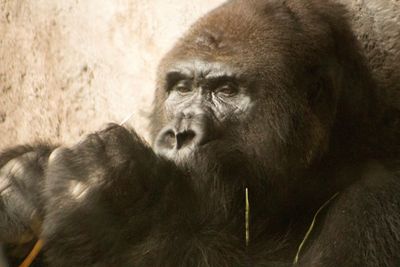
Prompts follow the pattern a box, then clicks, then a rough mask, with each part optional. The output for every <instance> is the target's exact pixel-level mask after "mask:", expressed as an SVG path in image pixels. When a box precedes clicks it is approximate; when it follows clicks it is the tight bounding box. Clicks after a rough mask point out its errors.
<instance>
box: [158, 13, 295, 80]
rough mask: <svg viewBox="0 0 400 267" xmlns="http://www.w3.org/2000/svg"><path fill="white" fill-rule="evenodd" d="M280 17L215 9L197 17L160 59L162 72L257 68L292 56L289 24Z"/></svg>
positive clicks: (277, 62)
mask: <svg viewBox="0 0 400 267" xmlns="http://www.w3.org/2000/svg"><path fill="white" fill-rule="evenodd" d="M280 20H281V17H280V16H278V18H277V17H276V16H273V15H268V14H259V12H255V11H248V12H244V11H238V10H232V9H229V7H223V8H220V9H217V10H215V11H213V12H211V13H210V14H208V15H207V16H205V17H203V18H202V19H200V20H199V21H198V22H197V23H196V24H195V25H193V26H192V27H191V29H190V30H189V31H188V33H186V34H185V35H184V36H183V37H182V38H181V39H180V40H179V41H178V43H177V44H176V45H175V47H174V48H173V49H172V50H171V51H170V52H169V53H168V54H167V55H166V57H165V58H164V60H163V61H162V64H161V65H162V67H164V68H163V72H165V71H169V69H171V68H174V67H175V66H179V67H180V68H181V69H189V67H190V68H192V69H198V70H207V69H214V70H215V71H218V70H221V69H225V71H237V70H239V69H243V66H247V67H249V66H251V67H252V68H254V69H255V71H256V70H257V69H258V68H260V67H262V68H265V65H266V64H268V62H273V64H279V63H280V62H281V61H282V57H288V56H289V57H290V56H291V53H292V50H291V49H290V47H292V46H293V41H292V40H291V39H292V38H291V36H293V35H294V34H291V30H290V27H291V26H290V25H288V23H282V21H280ZM283 32H285V34H284V35H282V33H283ZM249 63H251V64H249ZM210 67H212V68H210Z"/></svg>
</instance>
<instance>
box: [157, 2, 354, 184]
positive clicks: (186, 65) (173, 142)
mask: <svg viewBox="0 0 400 267" xmlns="http://www.w3.org/2000/svg"><path fill="white" fill-rule="evenodd" d="M242 2H243V3H241V1H231V2H229V3H226V4H225V5H223V6H222V7H220V8H218V9H216V10H214V11H213V12H211V13H209V14H208V15H207V16H205V17H203V18H202V19H200V20H199V21H198V22H197V23H196V24H195V25H194V26H193V27H192V28H191V29H190V31H189V32H188V33H187V34H186V35H185V36H184V37H183V38H182V39H181V40H180V41H179V42H178V43H177V44H176V46H175V47H174V48H173V49H172V50H171V51H170V52H169V53H168V54H167V55H166V57H165V58H164V60H163V61H162V63H161V65H160V68H159V75H158V88H157V92H156V99H155V107H154V110H153V118H152V125H151V129H152V135H153V142H154V147H155V150H156V151H157V152H158V153H159V154H161V155H163V156H165V157H167V158H169V159H172V160H174V161H175V162H177V163H178V164H184V165H185V166H189V167H191V169H195V170H198V169H201V170H202V171H204V167H201V165H202V164H203V162H202V161H201V158H207V160H204V162H206V163H207V164H208V167H209V165H210V162H212V163H213V164H214V165H213V166H223V165H226V164H228V165H229V166H230V167H232V166H235V165H236V164H237V163H240V165H241V167H244V166H246V165H247V167H248V168H250V169H252V170H255V171H256V173H252V175H253V176H254V175H256V174H257V175H258V176H262V177H268V179H269V180H271V179H272V180H274V179H284V177H290V179H295V178H296V176H297V177H298V176H300V175H302V174H303V173H304V171H306V170H307V169H309V167H310V166H312V165H313V164H315V163H316V162H318V161H319V160H320V159H321V157H322V156H323V155H324V154H325V153H326V151H327V150H328V147H329V143H330V142H331V133H332V131H333V128H334V124H335V120H336V117H337V110H338V106H339V101H340V98H341V97H340V96H341V95H342V91H343V90H344V87H345V84H343V83H342V81H343V77H342V76H343V71H344V70H342V69H341V66H342V65H343V62H344V61H345V60H348V61H350V60H351V59H350V58H346V57H347V56H348V54H351V53H348V54H346V52H345V50H346V49H350V48H349V47H346V48H344V49H339V48H338V47H339V45H338V44H337V43H336V41H335V40H341V41H342V42H344V43H345V44H346V40H348V43H352V42H351V40H350V39H351V38H352V37H351V35H350V34H349V33H348V32H346V30H345V29H347V28H348V27H345V25H343V23H344V22H343V21H345V20H343V19H341V15H340V14H335V12H332V10H338V9H337V8H331V9H330V8H329V5H328V4H326V3H324V4H323V5H321V7H315V8H307V7H304V3H302V4H301V5H300V4H299V6H293V5H297V2H295V1H293V2H291V5H292V6H288V5H287V4H285V3H283V2H282V1H276V2H272V3H271V1H251V3H249V1H242ZM292 9H294V10H296V12H297V13H298V12H302V13H304V14H296V13H294V12H292ZM316 10H318V12H316ZM328 10H329V11H328ZM339 10H340V9H339ZM306 13H307V14H306ZM339 21H341V22H339ZM339 35H340V36H339ZM336 36H339V37H340V38H332V37H336ZM352 57H354V56H352ZM349 64H350V63H349ZM342 109H343V107H342ZM233 155H234V156H233ZM233 162H234V163H233ZM255 166H256V167H255Z"/></svg>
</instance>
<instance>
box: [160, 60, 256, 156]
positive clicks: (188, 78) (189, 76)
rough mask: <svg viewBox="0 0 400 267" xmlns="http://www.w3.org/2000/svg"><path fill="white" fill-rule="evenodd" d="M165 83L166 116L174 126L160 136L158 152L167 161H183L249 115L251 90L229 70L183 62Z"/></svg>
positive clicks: (210, 64) (170, 125)
mask: <svg viewBox="0 0 400 267" xmlns="http://www.w3.org/2000/svg"><path fill="white" fill-rule="evenodd" d="M166 80H167V81H166V85H167V88H166V90H167V94H168V97H167V99H166V100H165V112H166V117H167V118H170V120H171V123H170V124H169V125H167V126H166V127H164V129H162V130H161V131H160V133H159V134H158V136H157V138H156V141H155V151H156V152H157V153H159V154H160V155H164V156H165V157H167V158H170V159H173V160H175V161H177V162H178V161H182V160H183V159H184V158H185V157H188V156H189V155H190V153H192V152H193V151H194V150H196V148H197V147H198V146H201V145H204V144H206V143H208V142H211V141H213V140H215V139H218V138H221V134H222V133H221V131H222V130H224V129H225V128H227V127H226V125H228V124H229V123H234V122H235V121H240V120H244V119H245V117H246V115H247V114H250V110H251V108H252V102H253V101H252V99H251V98H252V96H251V94H250V92H249V88H247V87H246V86H247V84H246V83H245V82H244V81H243V80H241V78H240V77H239V76H238V75H237V71H235V70H234V69H233V68H232V69H230V68H229V66H225V65H224V64H220V63H214V62H204V61H199V60H193V61H186V62H180V63H178V64H176V67H175V68H173V69H171V70H170V71H168V73H167V74H166Z"/></svg>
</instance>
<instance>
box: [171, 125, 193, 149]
mask: <svg viewBox="0 0 400 267" xmlns="http://www.w3.org/2000/svg"><path fill="white" fill-rule="evenodd" d="M195 136H196V134H195V132H194V131H192V130H188V131H183V132H179V133H177V134H176V137H175V138H176V149H181V148H182V147H185V146H187V145H189V144H190V143H192V141H193V139H194V137H195Z"/></svg>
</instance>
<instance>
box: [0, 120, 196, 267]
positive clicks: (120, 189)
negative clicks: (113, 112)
mask: <svg viewBox="0 0 400 267" xmlns="http://www.w3.org/2000/svg"><path fill="white" fill-rule="evenodd" d="M53 149H54V147H51V146H43V145H40V146H25V147H16V148H13V149H11V150H8V151H6V152H4V153H3V154H1V157H0V163H1V164H2V165H0V166H2V169H1V174H2V175H1V180H0V181H1V184H2V189H3V190H2V195H1V197H2V198H1V200H2V202H3V206H2V211H1V212H2V213H3V215H2V216H1V218H2V221H0V222H1V227H0V229H5V231H1V232H0V238H1V241H2V242H7V243H9V242H11V243H23V242H26V241H29V240H30V239H32V238H34V236H38V235H39V231H40V229H42V233H41V238H43V239H44V240H45V242H46V247H45V250H46V255H47V256H48V259H49V261H50V262H51V263H52V264H55V265H56V266H88V265H92V264H98V263H101V264H104V266H111V265H115V264H116V265H117V266H123V265H122V264H121V262H124V264H125V263H126V264H127V265H129V260H125V259H124V258H123V255H124V251H126V250H127V249H129V248H131V247H132V246H134V245H135V244H137V243H138V242H140V241H142V240H143V239H144V238H145V237H146V236H147V234H148V232H149V231H150V230H151V229H152V225H154V224H158V223H166V224H167V223H168V222H167V221H174V222H180V221H182V220H185V219H186V217H187V216H192V214H191V210H188V209H186V208H188V207H191V205H190V202H191V201H190V199H191V198H192V196H193V194H190V190H189V187H188V186H187V185H185V179H184V176H183V175H182V174H181V173H179V172H178V171H177V170H176V169H175V166H174V165H173V164H170V163H169V162H167V161H165V160H163V159H161V158H158V157H156V156H155V154H154V153H153V151H152V150H151V148H149V147H147V146H146V145H144V143H143V142H142V140H140V138H139V137H138V136H137V135H136V134H135V133H134V132H133V131H129V130H127V129H125V128H123V127H120V126H117V125H111V126H109V127H108V128H107V129H105V130H103V131H100V132H98V133H95V134H91V135H89V136H88V137H87V138H86V139H84V140H83V141H82V142H80V143H78V144H77V145H75V146H74V147H72V148H70V149H67V148H58V149H56V150H55V151H53V153H52V154H51V156H50V158H49V155H50V153H51V151H52V150H53ZM48 162H49V163H48ZM45 172H46V175H45ZM44 177H46V178H44ZM170 205H172V206H173V207H170ZM169 209H173V210H178V211H179V212H173V213H171V212H168V210H169ZM167 217H168V218H167ZM172 217H173V218H172ZM42 222H43V223H42ZM10 229H12V231H10ZM126 256H127V257H128V255H126ZM129 257H130V258H132V255H129ZM96 266H98V265H96ZM101 266H102V265H101Z"/></svg>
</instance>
